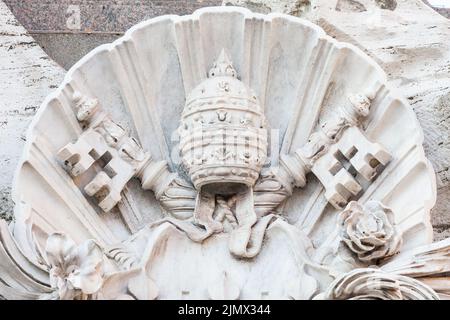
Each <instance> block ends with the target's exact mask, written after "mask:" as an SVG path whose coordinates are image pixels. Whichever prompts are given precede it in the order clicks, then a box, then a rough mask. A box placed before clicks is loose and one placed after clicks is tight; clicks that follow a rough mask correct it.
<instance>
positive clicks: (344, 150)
mask: <svg viewBox="0 0 450 320" xmlns="http://www.w3.org/2000/svg"><path fill="white" fill-rule="evenodd" d="M390 160H391V155H390V154H389V152H387V151H386V150H385V149H384V148H383V147H382V146H381V145H380V144H379V143H373V142H371V141H369V140H368V139H367V138H366V137H365V136H364V134H363V133H362V132H361V130H360V129H359V128H358V127H356V126H351V127H349V128H346V129H345V130H344V132H343V134H342V136H341V138H340V139H339V140H338V141H337V142H336V143H335V144H333V145H331V146H330V148H329V150H328V152H326V153H325V154H324V155H323V156H321V157H320V158H319V159H317V160H316V161H315V162H314V164H313V165H312V167H311V171H312V172H313V173H314V174H315V175H316V177H317V178H318V179H319V180H320V182H321V183H322V184H323V186H324V188H325V197H326V199H327V200H328V201H329V202H330V203H331V204H332V205H333V206H334V207H335V208H336V209H342V208H343V207H344V206H345V205H346V204H347V203H348V201H349V200H350V199H351V198H357V197H358V196H359V195H360V193H361V192H362V189H363V187H362V186H361V184H360V183H359V182H358V180H357V177H361V178H362V179H364V180H366V181H369V182H372V181H373V180H374V179H375V178H376V177H377V176H378V175H379V173H380V172H381V171H382V170H383V169H384V167H385V166H386V165H387V164H388V163H389V161H390Z"/></svg>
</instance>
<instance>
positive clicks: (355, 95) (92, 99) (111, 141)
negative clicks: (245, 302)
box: [0, 7, 450, 299]
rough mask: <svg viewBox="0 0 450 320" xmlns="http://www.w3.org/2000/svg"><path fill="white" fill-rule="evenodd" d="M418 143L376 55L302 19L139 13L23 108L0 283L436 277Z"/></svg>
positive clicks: (428, 173)
mask: <svg viewBox="0 0 450 320" xmlns="http://www.w3.org/2000/svg"><path fill="white" fill-rule="evenodd" d="M218 16H220V17H221V19H220V21H223V24H221V25H220V26H218V25H216V24H215V22H214V21H217V17H218ZM261 21H265V23H264V24H262V23H259V22H261ZM280 21H281V22H283V23H281V24H280V23H278V22H280ZM244 22H245V23H244ZM275 22H276V23H275ZM174 25H175V26H176V27H175V28H174ZM200 25H201V26H202V27H201V28H200V27H199V26H200ZM237 26H240V27H241V28H243V30H241V31H242V32H238V33H237V32H236V30H237V29H236V28H237ZM262 26H265V28H268V29H264V30H263V29H262ZM281 26H283V27H281ZM246 28H251V30H252V32H251V33H250V32H247V31H248V30H246ZM233 30H234V31H233ZM230 35H232V36H230ZM244 35H247V36H250V37H252V39H247V40H246V41H244V40H243V39H241V37H243V36H244ZM294 35H296V36H294ZM249 40H251V41H249ZM144 43H147V44H148V43H151V45H143V44H144ZM245 43H247V44H248V43H251V44H252V45H249V46H244V44H245ZM188 44H189V45H188ZM206 44H208V45H206ZM100 76H101V77H102V79H103V80H102V81H98V79H99V77H100ZM406 124H407V125H406ZM399 129H401V130H399ZM421 144H422V135H421V130H420V127H419V125H418V122H417V120H416V119H415V115H414V113H413V111H412V110H411V109H410V108H409V106H408V105H407V103H406V102H405V101H404V100H403V99H402V98H399V97H397V96H396V95H395V94H394V93H393V92H392V91H391V90H390V88H389V86H388V85H387V84H386V80H385V76H384V74H383V72H382V71H381V69H380V68H379V67H378V66H377V65H376V64H375V63H374V62H373V61H372V60H371V59H370V58H368V57H367V56H365V55H364V54H363V53H361V52H360V51H359V50H358V49H356V48H354V47H352V46H350V45H348V44H344V43H338V42H336V41H335V40H333V39H331V38H330V37H328V36H326V35H325V34H324V32H323V31H322V30H321V29H320V28H318V27H317V26H315V25H313V24H311V23H309V22H306V21H304V20H301V19H297V18H293V17H290V16H285V15H276V14H271V15H255V14H253V13H252V12H250V11H248V10H245V9H241V8H233V7H218V8H204V9H201V10H198V11H196V12H195V13H194V14H193V15H191V16H186V17H176V16H167V17H160V18H157V19H152V20H149V21H145V22H143V23H141V24H139V25H137V26H135V27H133V28H132V29H130V30H129V31H128V32H127V34H126V35H125V36H124V38H123V39H119V40H118V41H116V42H114V43H112V44H109V45H105V46H102V47H99V48H97V49H96V50H94V51H93V52H91V53H90V54H89V55H87V56H86V57H84V58H83V59H82V60H81V61H80V62H78V63H77V64H76V65H75V66H74V67H73V68H72V69H71V71H69V73H68V76H67V78H66V80H65V81H64V82H63V84H62V85H61V86H60V88H59V89H58V90H57V91H56V92H55V93H53V94H52V95H51V96H50V97H49V98H48V99H47V100H46V101H45V103H44V105H43V107H42V108H41V110H40V111H39V113H38V115H37V116H36V119H35V121H34V122H33V124H32V126H31V128H30V131H29V133H28V138H27V146H26V148H25V151H24V155H23V161H22V163H21V165H20V167H19V170H18V173H17V176H16V181H15V184H14V186H13V187H14V199H15V201H16V203H17V206H16V209H15V218H16V220H15V222H14V223H13V224H12V225H10V226H7V225H6V223H5V222H2V223H1V224H0V233H1V244H2V246H0V249H1V250H0V255H1V257H0V259H2V261H6V262H5V263H4V264H2V265H0V279H1V281H0V295H2V296H3V297H5V298H7V299H155V298H158V299H185V298H187V299H197V298H203V299H205V298H211V299H249V298H250V299H264V298H273V299H275V298H277V299H279V298H281V299H380V298H381V299H438V298H445V297H448V294H449V291H450V289H449V288H447V287H446V286H445V285H442V284H441V283H440V282H439V280H438V279H442V277H446V276H447V275H448V272H449V271H450V270H449V269H450V261H449V253H450V251H449V248H450V243H449V241H448V240H445V241H442V242H438V243H432V239H431V234H432V231H431V225H430V221H429V212H430V210H431V207H432V205H433V204H434V201H435V181H434V176H433V172H432V168H431V166H430V164H429V162H428V160H427V159H426V158H425V157H424V154H423V148H422V145H421ZM279 261H283V264H280V263H279ZM12 270H13V271H12ZM11 272H15V274H14V276H13V275H12V273H11ZM24 288H26V289H24Z"/></svg>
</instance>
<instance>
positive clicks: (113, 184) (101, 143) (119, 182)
mask: <svg viewBox="0 0 450 320" xmlns="http://www.w3.org/2000/svg"><path fill="white" fill-rule="evenodd" d="M127 138H128V137H126V138H125V139H127ZM128 139H131V138H128ZM119 149H120V147H119ZM57 157H58V158H59V159H60V160H61V161H63V162H64V164H65V165H66V168H67V169H68V171H69V172H70V174H71V175H72V176H73V177H77V176H79V175H82V174H83V173H85V172H86V171H88V169H89V168H91V167H92V166H93V165H94V164H97V165H98V166H100V167H101V170H100V171H98V172H97V174H96V175H95V177H94V178H93V179H92V180H91V181H90V182H89V183H88V184H87V185H86V186H85V187H84V191H85V192H86V194H88V195H89V196H91V197H95V198H96V199H97V200H98V205H99V207H100V208H101V209H102V210H103V211H104V212H108V211H110V210H111V209H112V208H113V207H114V206H115V205H116V204H117V203H118V202H119V201H120V200H121V199H122V197H121V192H122V190H123V189H124V187H125V185H126V184H127V182H128V181H129V180H130V179H131V178H133V177H134V176H135V175H136V173H137V172H138V171H139V170H140V169H141V168H142V167H143V166H144V165H145V164H146V163H147V160H148V159H149V157H148V156H147V157H145V159H144V160H143V161H140V162H130V161H126V160H125V159H124V158H123V157H121V155H120V153H119V151H118V150H117V149H116V148H114V147H111V146H109V145H108V144H107V142H106V141H105V138H104V137H103V136H102V134H100V133H99V132H97V131H95V130H94V129H88V130H86V131H85V132H83V133H82V134H81V136H80V137H79V138H78V140H77V141H76V142H75V143H69V144H67V145H66V146H65V147H63V148H62V149H61V150H60V151H59V152H58V155H57Z"/></svg>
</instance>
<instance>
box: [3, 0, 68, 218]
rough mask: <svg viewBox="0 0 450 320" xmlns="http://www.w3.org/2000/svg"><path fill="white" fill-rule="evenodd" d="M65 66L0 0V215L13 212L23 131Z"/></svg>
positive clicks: (61, 75)
mask: <svg viewBox="0 0 450 320" xmlns="http://www.w3.org/2000/svg"><path fill="white" fill-rule="evenodd" d="M63 76H64V70H63V69H62V68H61V67H59V66H58V65H57V64H56V63H54V62H53V61H51V60H50V59H49V58H48V56H47V55H46V54H45V52H44V51H42V49H41V48H40V47H39V45H37V43H36V42H35V41H34V39H33V38H32V37H30V36H29V35H28V33H27V32H26V30H25V29H24V28H23V27H22V26H21V25H20V24H19V23H18V22H17V20H16V19H15V18H14V16H13V15H12V13H11V12H10V11H9V9H8V7H7V6H6V5H5V4H4V3H3V2H2V1H0V79H1V83H2V85H1V87H0V101H1V106H0V216H1V217H9V216H10V215H11V214H12V203H11V200H10V191H11V188H10V186H11V184H12V180H13V174H14V172H15V169H16V167H17V164H18V161H19V159H20V156H21V154H22V149H23V144H24V140H25V131H26V129H27V128H28V126H29V123H30V120H31V117H32V116H33V115H34V114H35V112H36V110H37V109H38V108H39V106H40V104H41V103H42V102H43V101H44V99H45V97H46V96H47V95H48V94H49V93H50V92H51V91H52V90H54V89H55V88H56V87H57V85H58V84H59V83H60V82H61V80H62V78H63Z"/></svg>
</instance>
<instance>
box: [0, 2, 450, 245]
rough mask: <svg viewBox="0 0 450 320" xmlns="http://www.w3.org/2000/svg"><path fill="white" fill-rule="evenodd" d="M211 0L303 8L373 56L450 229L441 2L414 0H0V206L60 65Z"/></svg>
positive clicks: (448, 98) (6, 206)
mask: <svg viewBox="0 0 450 320" xmlns="http://www.w3.org/2000/svg"><path fill="white" fill-rule="evenodd" d="M425 2H426V0H425ZM5 3H6V5H7V6H8V7H9V8H10V10H11V11H12V13H11V11H10V10H9V9H8V7H7V6H6V5H5ZM220 4H223V5H239V6H244V7H247V8H249V9H251V10H253V11H257V12H262V13H269V12H283V13H288V14H292V15H295V16H301V17H304V18H306V19H309V20H311V21H313V22H315V23H317V24H319V25H320V26H321V27H322V28H323V29H324V30H325V31H326V32H327V33H328V34H330V35H331V36H333V37H334V38H336V39H338V40H340V41H347V42H350V43H352V44H354V45H356V46H357V47H359V48H361V49H362V50H363V51H365V52H366V53H367V54H368V55H369V56H371V57H372V58H373V59H375V60H376V61H377V62H378V63H379V64H380V65H381V67H382V68H383V69H384V70H385V71H386V73H387V75H388V78H389V81H390V82H391V83H392V85H393V86H395V87H397V88H399V90H400V91H401V92H402V94H403V95H404V96H406V97H407V99H408V100H409V101H410V103H411V107H412V108H413V109H414V111H415V112H416V114H417V116H418V118H419V121H420V122H421V125H422V127H423V129H424V135H425V142H424V148H425V151H426V153H427V156H428V158H429V159H430V160H431V162H432V163H433V166H434V168H435V171H436V177H437V185H438V198H437V203H436V206H435V208H434V209H433V211H432V222H433V226H434V230H435V239H436V240H440V239H443V238H445V237H450V41H449V39H450V20H449V19H447V18H445V16H447V17H448V16H450V10H448V9H439V13H437V12H436V11H434V10H433V9H431V8H430V7H429V6H428V5H427V4H425V3H424V2H423V1H421V0H223V1H222V0H160V1H151V0H98V1H93V0H60V1H58V2H54V1H48V0H4V2H2V1H0V79H2V85H1V86H0V101H1V102H2V105H1V106H0V216H5V215H11V210H12V207H13V205H12V203H11V200H10V194H9V193H10V185H11V182H12V176H13V172H14V170H15V167H16V166H17V162H18V160H19V158H20V154H21V152H22V147H23V141H24V139H25V129H26V128H27V127H28V125H29V121H30V119H31V118H32V116H33V115H34V113H35V111H36V109H37V108H38V106H39V105H40V104H41V103H42V101H43V100H44V98H45V96H46V95H47V94H48V93H50V92H51V91H52V90H53V89H54V88H56V86H57V85H58V84H59V83H60V81H61V80H62V77H63V76H64V73H65V72H64V70H63V68H62V67H64V68H65V69H68V68H69V67H70V66H72V65H73V64H74V63H75V62H76V61H78V60H79V59H80V58H81V57H82V56H83V55H85V54H86V53H87V52H88V51H90V50H91V49H93V48H95V47H96V46H98V45H100V44H102V43H106V42H111V41H113V40H114V39H116V38H118V37H120V36H121V35H122V34H123V32H124V31H125V30H127V29H128V28H129V27H130V26H132V25H134V24H136V23H137V22H139V21H141V20H144V19H147V18H151V17H154V16H158V15H162V14H179V15H182V14H189V13H191V12H192V11H194V10H195V9H197V8H199V7H203V6H211V5H220ZM14 16H15V17H14ZM16 19H17V20H18V21H19V22H18V21H17V20H16ZM21 25H23V26H24V27H25V28H23V27H22V26H21ZM31 36H32V37H31ZM33 38H34V39H36V42H35V41H34V39H33ZM41 47H42V49H43V50H44V51H45V52H46V53H47V54H48V55H49V56H50V57H51V58H52V59H54V60H55V61H56V62H57V63H58V64H59V65H60V66H62V67H60V66H59V65H58V64H57V63H55V62H53V61H52V60H51V59H49V58H48V57H47V55H46V54H45V52H44V51H43V50H42V49H41Z"/></svg>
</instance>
